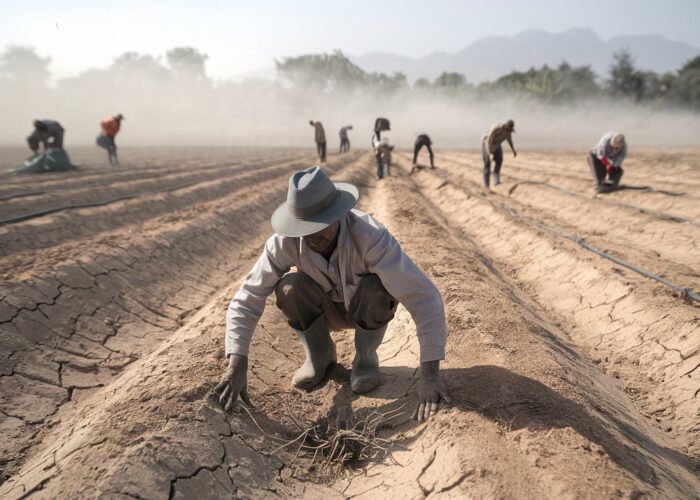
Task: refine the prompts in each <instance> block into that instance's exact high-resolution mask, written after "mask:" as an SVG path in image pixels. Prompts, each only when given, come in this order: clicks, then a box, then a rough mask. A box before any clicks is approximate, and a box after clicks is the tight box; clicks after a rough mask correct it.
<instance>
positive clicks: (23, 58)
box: [0, 45, 51, 85]
mask: <svg viewBox="0 0 700 500" xmlns="http://www.w3.org/2000/svg"><path fill="white" fill-rule="evenodd" d="M50 62H51V58H50V57H40V56H39V55H38V54H37V53H36V51H35V50H34V48H33V47H25V46H19V45H10V46H8V47H7V48H6V49H5V52H3V53H2V54H1V55H0V75H2V76H4V77H6V78H9V79H11V80H14V81H16V82H21V83H23V84H26V85H31V84H42V85H43V84H45V83H46V82H47V81H48V79H49V77H50V76H51V72H50V71H49V63H50Z"/></svg>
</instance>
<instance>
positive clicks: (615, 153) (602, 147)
mask: <svg viewBox="0 0 700 500" xmlns="http://www.w3.org/2000/svg"><path fill="white" fill-rule="evenodd" d="M614 135H615V132H608V133H607V134H605V135H604V136H603V137H601V138H600V141H599V142H598V144H597V145H596V147H594V148H593V154H594V155H596V157H597V158H598V159H599V160H602V159H603V158H607V159H608V160H610V161H611V162H612V164H613V165H615V166H616V167H621V166H622V162H623V161H624V159H625V157H626V156H627V141H625V142H623V143H622V147H620V148H619V149H617V150H616V149H615V148H613V147H612V144H610V141H611V140H612V138H613V136H614Z"/></svg>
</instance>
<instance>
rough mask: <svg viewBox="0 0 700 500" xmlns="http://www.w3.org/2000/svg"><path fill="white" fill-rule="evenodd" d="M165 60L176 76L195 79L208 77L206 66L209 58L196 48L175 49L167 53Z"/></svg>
mask: <svg viewBox="0 0 700 500" xmlns="http://www.w3.org/2000/svg"><path fill="white" fill-rule="evenodd" d="M165 59H166V61H167V62H168V66H169V67H170V68H171V69H172V70H173V73H174V74H175V75H176V76H180V77H185V78H193V79H205V78H206V77H207V75H206V68H205V66H206V62H207V59H209V56H208V55H207V54H203V53H202V52H200V51H199V50H197V49H195V48H194V47H175V48H174V49H171V50H169V51H168V52H166V54H165Z"/></svg>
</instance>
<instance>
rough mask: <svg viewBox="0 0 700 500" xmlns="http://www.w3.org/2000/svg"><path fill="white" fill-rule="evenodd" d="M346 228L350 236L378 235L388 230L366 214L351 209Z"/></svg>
mask: <svg viewBox="0 0 700 500" xmlns="http://www.w3.org/2000/svg"><path fill="white" fill-rule="evenodd" d="M348 228H349V230H350V232H351V233H352V234H360V235H367V236H371V235H380V234H382V233H385V232H389V230H388V229H387V228H386V227H384V225H383V224H382V223H381V222H379V221H378V220H377V219H375V218H374V217H373V216H371V215H370V214H368V213H365V212H363V211H362V210H358V209H356V208H353V209H352V210H350V212H348Z"/></svg>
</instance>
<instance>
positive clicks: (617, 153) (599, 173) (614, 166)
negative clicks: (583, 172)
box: [588, 132, 627, 193]
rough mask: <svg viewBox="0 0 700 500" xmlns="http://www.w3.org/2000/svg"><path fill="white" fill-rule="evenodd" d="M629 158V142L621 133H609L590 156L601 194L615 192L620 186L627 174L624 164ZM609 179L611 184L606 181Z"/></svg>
mask: <svg viewBox="0 0 700 500" xmlns="http://www.w3.org/2000/svg"><path fill="white" fill-rule="evenodd" d="M626 156H627V141H626V140H625V136H624V135H623V134H621V133H619V132H608V133H606V134H605V135H603V137H601V139H600V141H599V142H598V144H597V145H596V147H594V148H593V149H592V150H591V152H590V153H589V154H588V165H589V166H590V167H591V172H592V173H593V177H594V179H595V182H596V191H598V192H599V193H602V192H606V191H613V190H615V189H617V187H618V186H619V185H620V179H622V174H623V173H624V172H625V171H624V170H622V162H623V161H624V159H625V157H626ZM606 177H607V178H608V180H609V182H606V181H605V178H606Z"/></svg>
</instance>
